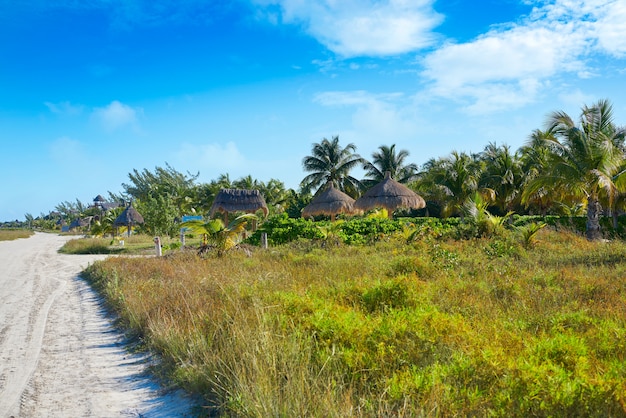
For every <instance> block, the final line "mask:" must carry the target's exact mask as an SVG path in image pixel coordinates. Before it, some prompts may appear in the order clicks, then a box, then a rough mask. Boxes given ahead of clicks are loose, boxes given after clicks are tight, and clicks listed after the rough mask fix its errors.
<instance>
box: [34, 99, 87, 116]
mask: <svg viewBox="0 0 626 418" xmlns="http://www.w3.org/2000/svg"><path fill="white" fill-rule="evenodd" d="M44 105H46V107H47V108H48V110H50V111H51V112H52V113H54V114H57V115H66V116H76V115H80V114H81V113H82V112H83V109H84V106H82V105H73V104H71V103H70V102H67V101H65V102H59V103H51V102H44Z"/></svg>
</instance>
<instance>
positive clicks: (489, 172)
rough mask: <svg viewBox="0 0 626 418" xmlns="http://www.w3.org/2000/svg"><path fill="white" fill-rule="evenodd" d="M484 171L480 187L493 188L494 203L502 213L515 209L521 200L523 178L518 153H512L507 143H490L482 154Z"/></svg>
mask: <svg viewBox="0 0 626 418" xmlns="http://www.w3.org/2000/svg"><path fill="white" fill-rule="evenodd" d="M480 158H481V160H482V161H483V163H484V171H483V172H482V175H481V178H480V187H481V188H485V189H489V190H493V192H494V193H493V194H494V195H495V201H494V204H495V206H496V207H497V208H498V210H499V211H500V213H501V214H505V213H506V212H509V211H511V210H513V208H514V207H515V206H516V205H517V203H518V202H519V197H520V189H521V187H520V186H521V183H522V178H523V172H522V166H521V162H520V159H519V157H518V155H517V154H514V153H511V150H510V148H509V147H508V146H507V145H503V146H500V147H498V146H496V144H495V143H490V144H489V145H487V146H486V147H485V150H484V151H483V152H482V153H481V154H480Z"/></svg>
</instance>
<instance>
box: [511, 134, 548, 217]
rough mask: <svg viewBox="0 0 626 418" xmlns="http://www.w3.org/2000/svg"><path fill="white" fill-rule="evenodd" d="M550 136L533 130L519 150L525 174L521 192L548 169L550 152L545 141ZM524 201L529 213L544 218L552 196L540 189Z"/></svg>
mask: <svg viewBox="0 0 626 418" xmlns="http://www.w3.org/2000/svg"><path fill="white" fill-rule="evenodd" d="M551 136H552V134H551V133H549V132H545V131H541V130H539V129H535V130H534V131H533V132H532V134H531V135H530V138H529V140H528V143H527V144H526V145H524V146H523V147H521V148H520V149H519V153H520V161H521V165H522V171H523V172H524V173H525V175H524V180H523V182H522V187H521V189H522V190H525V189H526V186H527V185H528V184H530V183H531V182H532V181H533V180H534V179H535V178H537V177H538V176H539V174H540V173H542V172H544V171H545V170H546V167H548V164H549V155H550V152H549V148H548V147H547V145H546V144H547V142H546V139H548V138H550V137H551ZM522 194H523V193H522ZM524 201H525V207H526V208H528V209H529V210H530V211H531V213H533V212H539V213H540V214H541V215H544V216H545V215H546V214H547V213H548V209H550V207H551V206H552V205H553V195H552V194H550V193H549V192H548V189H547V188H546V187H541V188H539V189H537V190H536V191H535V192H533V193H532V194H530V195H528V196H527V197H526V198H525V199H524Z"/></svg>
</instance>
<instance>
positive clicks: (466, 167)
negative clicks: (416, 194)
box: [420, 151, 482, 217]
mask: <svg viewBox="0 0 626 418" xmlns="http://www.w3.org/2000/svg"><path fill="white" fill-rule="evenodd" d="M481 169H482V167H481V165H480V162H479V161H478V159H477V158H476V156H471V155H468V154H466V153H464V152H461V153H459V152H457V151H452V153H451V154H450V156H449V157H446V158H438V159H431V160H429V161H427V162H426V164H424V167H423V171H422V172H421V173H420V183H421V187H422V188H424V189H430V190H431V192H430V196H428V195H427V197H428V200H436V201H439V203H440V205H441V215H442V216H443V217H448V216H452V215H460V216H461V217H463V216H464V212H463V210H462V207H463V203H464V202H465V200H466V199H467V198H468V197H470V196H472V195H473V194H474V193H475V192H476V191H478V180H479V178H480V173H481Z"/></svg>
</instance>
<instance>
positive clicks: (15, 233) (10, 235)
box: [0, 229, 33, 241]
mask: <svg viewBox="0 0 626 418" xmlns="http://www.w3.org/2000/svg"><path fill="white" fill-rule="evenodd" d="M31 235H33V231H31V230H28V229H0V241H12V240H14V239H19V238H28V237H30V236H31Z"/></svg>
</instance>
